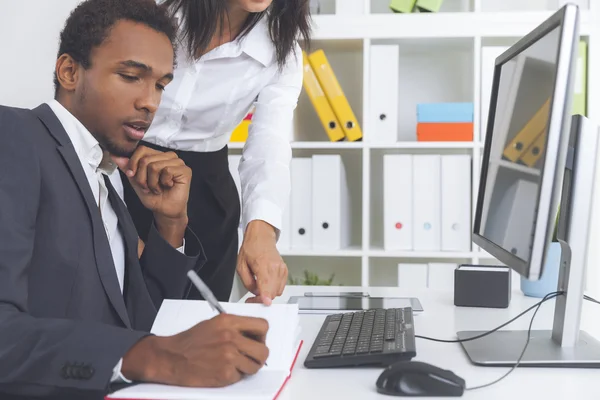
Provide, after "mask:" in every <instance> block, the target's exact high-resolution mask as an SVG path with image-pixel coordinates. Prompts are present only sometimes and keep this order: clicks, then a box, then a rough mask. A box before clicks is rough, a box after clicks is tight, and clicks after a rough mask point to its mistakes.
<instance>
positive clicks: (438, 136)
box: [417, 122, 473, 142]
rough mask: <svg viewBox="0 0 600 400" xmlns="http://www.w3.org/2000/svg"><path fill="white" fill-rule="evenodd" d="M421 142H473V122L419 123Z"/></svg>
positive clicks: (418, 131)
mask: <svg viewBox="0 0 600 400" xmlns="http://www.w3.org/2000/svg"><path fill="white" fill-rule="evenodd" d="M417 141H419V142H471V141H473V123H472V122H419V123H417Z"/></svg>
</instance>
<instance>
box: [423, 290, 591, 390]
mask: <svg viewBox="0 0 600 400" xmlns="http://www.w3.org/2000/svg"><path fill="white" fill-rule="evenodd" d="M562 294H564V292H552V293H548V294H547V295H546V296H544V298H543V299H542V300H540V301H539V302H538V303H536V304H534V305H533V306H531V307H529V308H528V309H527V310H525V311H523V312H522V313H521V314H519V315H517V316H516V317H514V318H513V319H511V320H510V321H508V322H505V323H504V324H502V325H500V326H498V327H497V328H494V329H492V330H491V331H488V332H485V333H482V334H481V335H476V336H473V337H470V338H466V339H451V340H446V339H434V338H430V337H427V336H421V335H415V337H418V338H420V339H425V340H431V341H434V342H441V343H462V342H468V341H471V340H476V339H480V338H482V337H485V336H487V335H490V334H492V333H494V332H496V331H498V330H500V329H502V328H504V327H505V326H506V325H508V324H510V323H512V322H513V321H515V320H517V319H519V318H520V317H522V316H523V315H525V314H527V313H528V312H529V311H531V310H533V309H534V308H535V312H534V313H533V316H532V317H531V321H530V322H529V329H528V330H527V340H526V341H525V346H523V351H521V355H520V356H519V358H518V359H517V362H516V363H515V365H513V367H512V368H511V369H510V370H508V372H506V373H505V374H504V375H502V376H501V377H500V378H498V379H496V380H495V381H492V382H489V383H486V384H483V385H479V386H474V387H469V388H465V390H476V389H483V388H486V387H488V386H492V385H495V384H496V383H498V382H500V381H501V380H502V379H504V378H506V377H507V376H508V375H510V373H512V372H513V371H514V370H515V369H516V368H517V367H518V366H519V364H520V363H521V360H522V359H523V356H524V355H525V351H527V346H529V341H530V339H531V327H532V326H533V320H534V319H535V316H536V314H537V312H538V311H539V309H540V307H541V305H542V304H544V303H545V302H546V301H548V300H550V299H553V298H555V297H558V296H560V295H562ZM585 297H589V296H585ZM586 300H590V301H594V300H593V299H592V298H591V297H590V298H589V299H587V298H586ZM598 304H600V302H598Z"/></svg>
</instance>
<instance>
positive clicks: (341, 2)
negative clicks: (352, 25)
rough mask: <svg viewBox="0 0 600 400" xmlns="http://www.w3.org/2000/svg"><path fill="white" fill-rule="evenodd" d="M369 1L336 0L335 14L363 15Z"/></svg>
mask: <svg viewBox="0 0 600 400" xmlns="http://www.w3.org/2000/svg"><path fill="white" fill-rule="evenodd" d="M365 1H367V0H335V13H336V14H337V15H363V14H364V13H365Z"/></svg>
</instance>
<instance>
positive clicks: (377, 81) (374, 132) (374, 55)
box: [344, 0, 400, 143]
mask: <svg viewBox="0 0 600 400" xmlns="http://www.w3.org/2000/svg"><path fill="white" fill-rule="evenodd" d="M344 1H346V0H344ZM370 52H371V56H370V60H371V64H370V84H369V101H370V104H371V105H370V111H369V121H370V124H371V125H370V129H369V131H370V132H369V136H370V138H369V141H371V142H374V143H395V142H397V141H398V96H399V83H398V82H399V79H400V77H399V63H400V56H399V46H398V45H397V44H390V45H372V46H371V49H370Z"/></svg>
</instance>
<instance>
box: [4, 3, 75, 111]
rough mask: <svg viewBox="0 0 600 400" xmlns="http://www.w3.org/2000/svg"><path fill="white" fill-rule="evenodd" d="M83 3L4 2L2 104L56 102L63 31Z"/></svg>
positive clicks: (18, 105)
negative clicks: (55, 75) (55, 83)
mask: <svg viewBox="0 0 600 400" xmlns="http://www.w3.org/2000/svg"><path fill="white" fill-rule="evenodd" d="M79 2H80V0H0V51H1V53H0V54H1V55H0V77H2V86H1V87H0V104H1V105H9V106H15V107H28V108H31V107H35V106H37V105H39V104H40V103H43V102H46V101H48V100H49V99H52V97H53V95H54V88H53V83H52V79H53V73H54V65H55V62H56V53H57V51H58V40H59V35H60V31H61V30H62V28H63V26H64V23H65V21H66V19H67V17H68V16H69V13H70V12H71V10H72V9H73V8H74V7H75V6H76V5H77V4H79Z"/></svg>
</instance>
